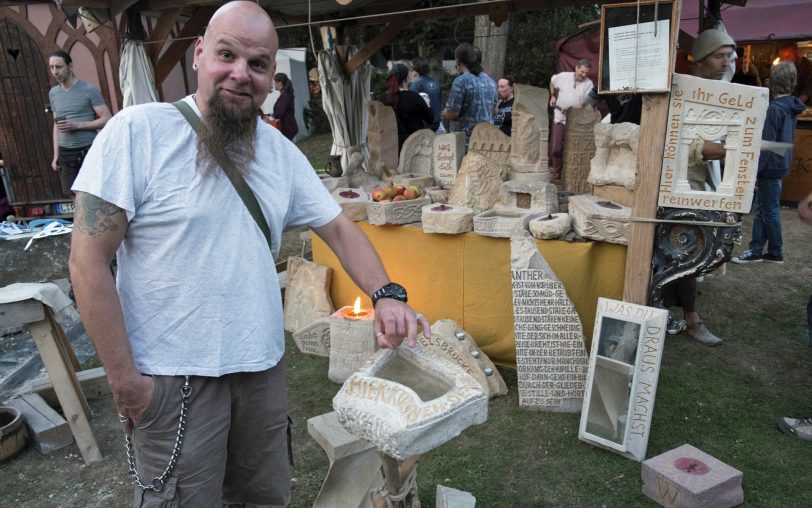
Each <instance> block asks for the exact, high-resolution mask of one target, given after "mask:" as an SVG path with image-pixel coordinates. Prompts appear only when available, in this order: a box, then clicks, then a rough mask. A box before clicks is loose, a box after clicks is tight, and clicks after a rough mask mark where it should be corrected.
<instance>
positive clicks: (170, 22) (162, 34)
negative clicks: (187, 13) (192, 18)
mask: <svg viewBox="0 0 812 508" xmlns="http://www.w3.org/2000/svg"><path fill="white" fill-rule="evenodd" d="M182 11H183V8H182V7H176V8H174V9H169V10H166V11H163V12H162V13H161V15H160V17H159V18H158V22H157V23H155V29H153V30H152V33H151V34H150V36H149V40H148V41H147V42H149V43H150V44H149V45H148V46H147V56H148V57H149V59H150V60H152V65H153V66H154V65H155V64H156V63H158V56H159V55H160V54H161V48H163V47H164V44H163V43H162V42H161V41H164V40H166V38H167V37H168V36H169V34H170V33H171V32H172V28H173V27H174V26H175V23H177V21H178V17H179V16H180V13H181V12H182Z"/></svg>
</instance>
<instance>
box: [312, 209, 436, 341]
mask: <svg viewBox="0 0 812 508" xmlns="http://www.w3.org/2000/svg"><path fill="white" fill-rule="evenodd" d="M314 231H315V232H316V234H317V235H319V237H320V238H321V239H322V240H324V242H325V243H326V244H327V245H328V246H329V247H330V248H331V249H332V250H333V252H335V254H336V256H337V257H338V260H339V261H340V262H341V266H343V267H344V270H345V271H346V272H347V275H349V276H350V278H351V279H352V280H353V282H355V285H356V286H358V287H359V288H360V289H361V291H363V292H364V293H366V294H368V295H372V293H374V292H375V291H377V290H378V289H380V288H381V287H383V286H384V285H386V284H388V283H389V282H390V281H389V275H387V274H386V269H385V268H384V267H383V263H381V258H380V257H379V256H378V253H377V252H375V249H374V248H373V247H372V244H371V243H369V239H368V238H367V237H366V235H365V234H364V232H363V231H361V229H360V228H359V227H358V226H356V225H355V223H354V222H352V221H351V220H350V219H348V218H347V216H346V215H344V214H343V213H342V214H339V215H338V217H336V218H335V219H333V220H332V221H330V222H329V223H327V224H325V225H324V226H321V227H318V228H314ZM417 324H418V321H417V319H416V316H415V312H414V311H413V310H412V309H411V308H409V306H408V305H406V304H405V303H402V302H400V301H398V300H394V299H392V298H381V299H380V300H378V302H377V303H376V304H375V325H374V329H375V333H376V334H377V333H379V332H382V333H383V335H382V336H380V337H378V344H379V345H380V346H381V347H397V346H398V345H399V344H400V341H402V340H403V339H404V338H408V339H409V344H410V345H413V344H414V342H415V340H416V338H417ZM419 324H420V327H421V328H422V329H423V333H424V334H425V335H426V336H427V337H430V336H431V330H430V328H429V322H428V320H427V319H426V318H425V317H422V316H421V318H420V322H419Z"/></svg>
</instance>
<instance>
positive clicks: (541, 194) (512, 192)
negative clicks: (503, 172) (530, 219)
mask: <svg viewBox="0 0 812 508" xmlns="http://www.w3.org/2000/svg"><path fill="white" fill-rule="evenodd" d="M495 208H496V209H497V210H500V209H503V208H510V209H516V208H519V209H524V210H531V211H537V212H542V213H553V212H557V211H558V188H557V187H556V186H555V185H554V184H551V183H525V182H517V181H514V180H508V181H507V182H505V183H503V184H502V186H501V187H500V188H499V199H498V200H497V202H496V207H495Z"/></svg>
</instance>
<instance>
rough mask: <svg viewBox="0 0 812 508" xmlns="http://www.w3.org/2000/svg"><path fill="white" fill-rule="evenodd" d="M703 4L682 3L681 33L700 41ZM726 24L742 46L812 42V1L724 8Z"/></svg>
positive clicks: (750, 2) (759, 0)
mask: <svg viewBox="0 0 812 508" xmlns="http://www.w3.org/2000/svg"><path fill="white" fill-rule="evenodd" d="M699 9H700V7H699V3H698V2H696V1H695V0H693V1H691V0H688V1H684V2H683V3H682V15H681V16H680V18H681V19H680V29H681V30H683V31H685V32H687V33H688V34H690V35H691V36H692V37H696V35H697V30H698V27H699V14H700V12H699ZM721 14H722V22H723V23H724V25H725V29H726V30H727V32H728V33H729V34H730V35H731V37H733V39H734V40H735V41H736V42H737V43H738V44H742V43H748V42H760V41H773V40H775V41H780V40H795V41H798V40H808V39H812V1H810V0H747V4H746V5H745V6H744V7H740V6H737V5H728V4H724V5H722V12H721Z"/></svg>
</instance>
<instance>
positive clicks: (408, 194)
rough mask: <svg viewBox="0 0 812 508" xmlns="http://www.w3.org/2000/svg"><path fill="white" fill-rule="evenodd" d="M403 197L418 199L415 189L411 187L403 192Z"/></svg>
mask: <svg viewBox="0 0 812 508" xmlns="http://www.w3.org/2000/svg"><path fill="white" fill-rule="evenodd" d="M403 197H404V198H406V199H417V193H416V192H415V190H414V188H413V187H409V188H408V189H406V190H405V191H404V192H403Z"/></svg>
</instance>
